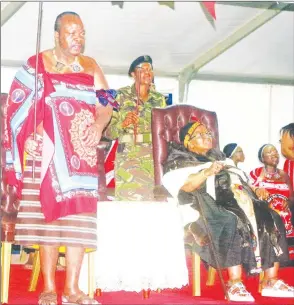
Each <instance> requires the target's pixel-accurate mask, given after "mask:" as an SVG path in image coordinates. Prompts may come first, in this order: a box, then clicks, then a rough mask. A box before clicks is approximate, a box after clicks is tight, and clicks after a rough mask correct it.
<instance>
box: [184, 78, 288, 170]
mask: <svg viewBox="0 0 294 305" xmlns="http://www.w3.org/2000/svg"><path fill="white" fill-rule="evenodd" d="M187 103H188V104H192V105H194V106H197V107H200V108H204V109H207V110H212V111H215V112H216V113H217V116H218V123H219V134H220V147H221V149H222V148H223V147H224V146H225V145H226V144H227V143H230V142H236V143H239V144H240V146H242V148H243V150H244V152H245V156H246V160H245V162H244V164H240V167H242V168H243V169H244V170H245V171H250V170H251V169H253V168H255V167H258V166H261V163H260V162H259V161H258V158H257V153H258V149H259V148H260V147H261V146H262V145H263V144H266V143H272V144H274V145H275V146H276V147H277V149H278V150H279V151H280V144H279V139H280V138H279V130H280V128H281V127H283V126H285V125H286V124H288V123H290V122H294V87H291V86H277V85H259V84H243V83H229V82H214V81H197V80H194V81H192V83H191V84H190V88H189V95H188V100H187ZM283 164H284V158H283V157H281V160H280V167H282V165H283Z"/></svg>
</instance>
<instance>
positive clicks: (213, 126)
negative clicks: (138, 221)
mask: <svg viewBox="0 0 294 305" xmlns="http://www.w3.org/2000/svg"><path fill="white" fill-rule="evenodd" d="M193 118H197V119H199V120H201V121H202V122H203V123H205V125H206V126H208V127H209V128H210V130H211V131H212V132H213V133H214V141H215V143H214V144H215V146H216V147H219V134H218V122H217V116H216V113H215V112H212V111H207V110H204V109H200V108H196V107H194V106H190V105H174V106H169V107H167V108H164V109H162V108H161V109H159V108H154V109H152V122H151V124H152V144H153V158H154V172H155V192H156V193H157V194H158V196H159V197H160V196H162V195H161V194H162V193H163V192H161V186H162V181H161V179H162V175H163V168H162V164H163V163H164V162H165V160H166V158H167V154H168V142H170V141H174V142H177V143H179V142H180V141H179V131H180V129H181V128H182V127H183V126H184V125H186V124H187V123H189V122H190V121H193ZM192 265H193V282H192V285H193V288H192V291H193V296H200V295H201V291H200V280H201V275H200V257H199V256H198V255H197V254H196V253H195V252H193V253H192ZM215 273H216V270H215V269H214V268H212V267H209V271H208V279H207V282H206V285H208V286H211V285H213V284H214V280H215Z"/></svg>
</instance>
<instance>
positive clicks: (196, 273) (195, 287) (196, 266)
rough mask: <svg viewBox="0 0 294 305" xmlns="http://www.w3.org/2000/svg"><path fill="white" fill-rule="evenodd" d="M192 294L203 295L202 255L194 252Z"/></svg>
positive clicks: (195, 295)
mask: <svg viewBox="0 0 294 305" xmlns="http://www.w3.org/2000/svg"><path fill="white" fill-rule="evenodd" d="M192 277H193V279H192V295H193V296H194V297H199V296H200V295H201V285H200V284H201V283H200V280H201V277H200V256H199V255H198V254H197V253H195V252H193V253H192Z"/></svg>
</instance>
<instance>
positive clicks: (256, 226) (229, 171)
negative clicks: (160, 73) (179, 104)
mask: <svg viewBox="0 0 294 305" xmlns="http://www.w3.org/2000/svg"><path fill="white" fill-rule="evenodd" d="M180 140H181V142H182V144H177V143H172V142H171V143H170V147H169V155H168V158H167V161H166V163H165V164H164V172H165V174H164V177H163V184H164V186H165V188H166V189H167V190H168V191H169V192H170V194H171V195H173V196H174V197H177V198H178V201H179V203H180V204H190V206H191V207H192V208H194V209H195V213H200V215H201V216H200V217H199V219H198V220H197V221H195V222H192V223H188V224H187V225H186V227H187V229H188V230H190V232H191V233H192V235H193V236H194V238H195V243H194V250H195V251H196V252H197V253H198V254H199V256H200V257H201V258H202V260H204V261H205V262H207V263H208V264H209V265H211V266H213V267H216V263H215V260H214V257H213V255H212V254H211V251H210V245H209V243H208V238H207V234H206V229H205V225H204V221H203V217H204V216H205V217H206V219H207V222H208V225H209V227H210V231H211V234H212V237H213V242H214V246H215V249H216V253H217V256H218V260H219V263H220V266H221V268H227V270H228V274H229V282H228V295H229V297H230V300H231V301H241V302H246V301H249V302H250V301H251V302H252V301H254V298H253V297H252V295H251V294H250V293H249V292H248V291H247V290H246V288H245V286H244V285H243V284H242V267H244V268H245V270H246V271H247V272H248V273H251V274H252V273H258V272H261V270H264V271H265V276H264V280H263V283H262V291H261V294H262V295H263V296H273V297H294V288H293V287H290V286H288V285H287V284H286V283H284V282H283V281H282V280H280V279H278V270H279V263H280V262H283V261H286V260H287V259H288V252H287V243H286V238H285V228H284V226H283V223H282V221H281V219H280V217H279V216H278V215H277V214H276V213H275V212H274V211H273V210H271V209H269V208H268V206H267V203H266V202H265V201H262V200H259V199H258V197H259V198H261V199H263V198H264V196H265V195H266V191H265V190H263V189H260V188H258V189H257V188H256V189H255V188H254V187H252V188H251V187H250V186H249V185H248V183H247V182H246V176H245V175H244V173H243V171H241V170H240V169H238V168H236V167H234V166H232V165H226V164H225V163H226V158H225V156H224V154H223V153H222V152H220V151H219V150H217V149H213V135H212V134H211V132H210V130H208V128H207V127H206V126H205V125H204V124H203V123H200V122H199V121H196V122H195V123H189V124H187V125H186V126H184V127H183V128H182V129H181V131H180ZM229 163H231V162H229ZM254 191H255V192H254ZM199 196H200V197H201V199H202V200H201V202H202V204H201V207H200V205H199V202H200V201H199V200H198V198H199ZM257 196H258V197H257ZM196 210H197V211H196ZM202 213H203V214H202Z"/></svg>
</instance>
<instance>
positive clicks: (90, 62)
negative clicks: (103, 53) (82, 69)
mask: <svg viewBox="0 0 294 305" xmlns="http://www.w3.org/2000/svg"><path fill="white" fill-rule="evenodd" d="M80 56H81V60H82V61H83V62H84V63H85V64H86V65H87V66H92V67H93V68H95V69H99V70H101V68H100V66H99V65H98V63H97V62H96V60H95V59H94V58H93V57H90V56H86V55H80Z"/></svg>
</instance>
